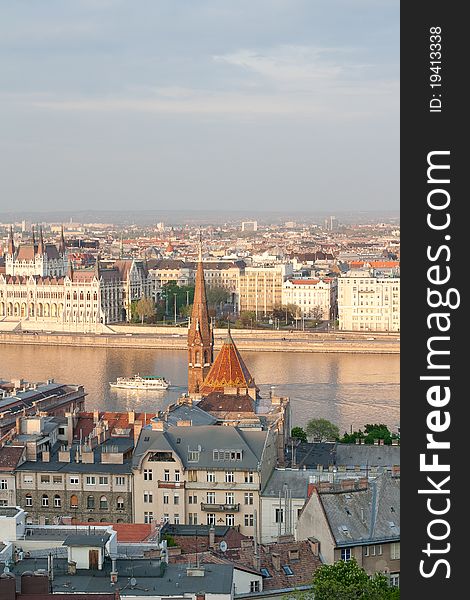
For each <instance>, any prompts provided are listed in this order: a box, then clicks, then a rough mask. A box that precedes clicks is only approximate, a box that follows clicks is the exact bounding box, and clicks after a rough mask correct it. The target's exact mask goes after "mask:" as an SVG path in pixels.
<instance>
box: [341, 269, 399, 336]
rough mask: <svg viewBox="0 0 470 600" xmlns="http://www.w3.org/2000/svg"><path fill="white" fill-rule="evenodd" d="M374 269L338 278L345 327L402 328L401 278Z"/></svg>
mask: <svg viewBox="0 0 470 600" xmlns="http://www.w3.org/2000/svg"><path fill="white" fill-rule="evenodd" d="M378 275H379V273H377V272H376V271H374V270H370V269H365V270H364V269H360V270H356V271H348V273H347V275H346V276H343V277H339V278H338V319H339V329H341V330H343V331H371V332H372V331H395V332H398V331H400V278H399V277H396V276H395V277H392V276H388V277H387V276H378Z"/></svg>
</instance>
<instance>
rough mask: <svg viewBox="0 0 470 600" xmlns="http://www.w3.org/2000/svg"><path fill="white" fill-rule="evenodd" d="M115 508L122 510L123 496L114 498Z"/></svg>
mask: <svg viewBox="0 0 470 600" xmlns="http://www.w3.org/2000/svg"><path fill="white" fill-rule="evenodd" d="M116 508H117V509H118V510H122V509H123V508H124V498H122V497H121V496H118V499H117V500H116Z"/></svg>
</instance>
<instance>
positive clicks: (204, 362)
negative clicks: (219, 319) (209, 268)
mask: <svg viewBox="0 0 470 600" xmlns="http://www.w3.org/2000/svg"><path fill="white" fill-rule="evenodd" d="M213 356H214V340H213V335H212V327H211V324H210V318H209V310H208V308H207V296H206V284H205V281H204V268H203V265H202V242H201V237H199V260H198V264H197V271H196V284H195V288H194V302H193V310H192V313H191V324H190V327H189V330H188V392H189V393H190V394H191V393H196V392H199V389H200V387H201V384H202V382H203V381H204V378H205V377H206V375H207V373H208V372H209V368H210V366H211V364H212V360H213Z"/></svg>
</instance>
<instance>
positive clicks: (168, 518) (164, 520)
mask: <svg viewBox="0 0 470 600" xmlns="http://www.w3.org/2000/svg"><path fill="white" fill-rule="evenodd" d="M169 520H170V515H169V514H168V513H165V514H164V515H163V522H164V523H168V521H169Z"/></svg>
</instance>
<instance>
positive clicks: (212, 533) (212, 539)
mask: <svg viewBox="0 0 470 600" xmlns="http://www.w3.org/2000/svg"><path fill="white" fill-rule="evenodd" d="M214 544H215V529H214V527H210V529H209V547H212V546H214Z"/></svg>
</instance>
